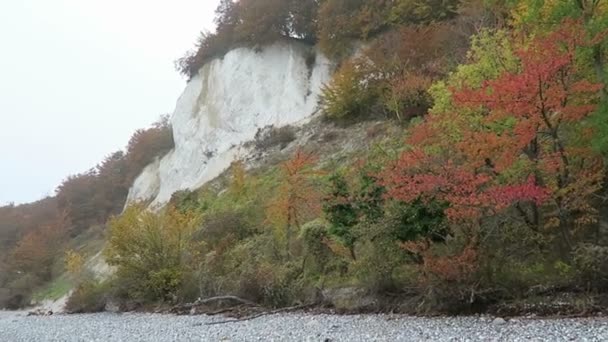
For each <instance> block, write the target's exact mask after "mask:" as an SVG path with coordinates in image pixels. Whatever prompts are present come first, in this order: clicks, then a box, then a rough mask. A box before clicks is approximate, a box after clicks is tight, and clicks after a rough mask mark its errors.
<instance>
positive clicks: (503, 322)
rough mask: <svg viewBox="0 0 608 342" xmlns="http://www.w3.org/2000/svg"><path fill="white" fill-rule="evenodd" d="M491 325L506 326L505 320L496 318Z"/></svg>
mask: <svg viewBox="0 0 608 342" xmlns="http://www.w3.org/2000/svg"><path fill="white" fill-rule="evenodd" d="M492 324H494V325H505V324H507V321H505V319H504V318H502V317H496V318H494V320H493V321H492Z"/></svg>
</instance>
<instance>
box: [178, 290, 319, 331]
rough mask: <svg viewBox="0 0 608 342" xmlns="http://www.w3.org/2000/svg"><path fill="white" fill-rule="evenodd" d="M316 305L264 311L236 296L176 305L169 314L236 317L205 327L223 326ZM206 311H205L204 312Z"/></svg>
mask: <svg viewBox="0 0 608 342" xmlns="http://www.w3.org/2000/svg"><path fill="white" fill-rule="evenodd" d="M225 302H231V303H232V304H235V303H236V305H231V306H229V307H226V308H219V309H218V307H217V306H214V305H211V304H216V303H225ZM314 305H316V304H305V305H296V306H291V307H288V308H281V309H276V310H265V309H264V308H263V307H262V306H261V305H259V304H257V303H255V302H252V301H250V300H247V299H243V298H240V297H237V296H217V297H211V298H206V299H200V298H199V299H198V300H196V301H195V302H193V303H188V304H181V305H176V306H174V307H173V308H171V310H170V312H171V313H174V314H204V315H208V316H214V315H220V314H227V315H228V316H231V317H237V318H232V319H227V320H223V321H218V322H211V323H207V325H215V324H224V323H234V322H244V321H249V320H252V319H255V318H258V317H262V316H267V315H274V314H278V313H283V312H289V311H297V310H302V309H306V308H309V307H312V306H314ZM205 309H206V310H205Z"/></svg>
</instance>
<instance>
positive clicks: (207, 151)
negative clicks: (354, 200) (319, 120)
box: [127, 42, 331, 207]
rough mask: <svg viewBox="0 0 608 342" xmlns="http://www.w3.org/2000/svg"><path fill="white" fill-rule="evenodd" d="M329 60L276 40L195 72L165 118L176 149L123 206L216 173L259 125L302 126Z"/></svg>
mask: <svg viewBox="0 0 608 342" xmlns="http://www.w3.org/2000/svg"><path fill="white" fill-rule="evenodd" d="M330 69H331V63H330V62H329V61H328V60H327V59H326V58H325V57H323V56H322V55H321V54H320V53H317V52H316V50H315V49H313V48H311V47H308V46H305V45H303V44H299V43H296V42H279V43H275V44H274V45H271V46H268V47H265V48H264V49H262V50H261V51H255V50H253V49H249V48H239V49H235V50H232V51H230V52H228V53H227V54H226V55H225V56H224V58H222V59H216V60H213V61H211V62H209V63H207V64H206V65H205V66H204V67H203V68H202V69H201V70H200V71H199V73H198V75H197V76H195V77H193V78H192V80H191V81H190V82H188V85H187V87H186V89H185V91H184V93H183V94H182V95H181V97H180V98H179V100H178V102H177V106H176V108H175V112H174V113H173V116H172V118H171V123H172V126H173V136H174V139H175V148H174V149H173V150H172V151H171V152H169V153H168V154H167V155H166V156H165V157H163V158H162V159H161V160H159V161H157V162H155V163H153V164H151V165H149V166H148V167H146V168H145V169H144V171H143V172H142V174H141V175H140V176H139V177H138V178H137V179H136V180H135V182H134V184H133V186H132V188H131V190H130V192H129V197H128V200H127V203H130V202H133V201H139V200H152V204H151V206H153V207H154V206H159V205H162V204H164V203H166V202H168V201H169V199H170V198H171V195H172V194H173V193H174V192H176V191H178V190H186V189H190V190H194V189H197V188H199V187H200V186H202V185H203V184H205V183H206V182H208V181H210V180H212V179H213V178H215V177H217V176H218V175H219V174H220V173H222V172H223V171H224V170H225V169H226V168H228V167H229V166H230V164H231V163H232V161H233V160H234V159H235V158H237V157H238V156H239V155H240V154H243V153H245V152H244V150H243V149H242V144H243V143H244V142H247V141H250V140H252V139H253V138H254V137H255V134H256V132H257V131H258V129H260V128H264V127H266V126H269V125H274V126H275V127H280V126H284V125H288V124H300V123H303V122H305V121H306V120H307V119H308V118H310V117H311V116H312V115H313V114H314V113H315V112H316V110H317V106H318V97H319V94H320V91H321V87H322V85H323V84H324V83H326V82H327V81H328V80H329V77H330Z"/></svg>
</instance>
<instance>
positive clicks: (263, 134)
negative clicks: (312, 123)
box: [255, 125, 296, 150]
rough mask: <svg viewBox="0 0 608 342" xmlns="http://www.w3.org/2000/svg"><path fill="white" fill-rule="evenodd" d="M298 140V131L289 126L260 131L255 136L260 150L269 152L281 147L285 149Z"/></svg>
mask: <svg viewBox="0 0 608 342" xmlns="http://www.w3.org/2000/svg"><path fill="white" fill-rule="evenodd" d="M294 140H296V129H295V128H294V127H293V126H290V125H287V126H283V127H274V126H272V127H269V128H267V129H263V130H259V131H258V132H257V133H256V135H255V146H256V147H257V148H258V149H260V150H268V149H270V148H272V147H275V146H279V147H280V149H281V150H282V149H284V148H285V147H287V145H289V143H290V142H292V141H294Z"/></svg>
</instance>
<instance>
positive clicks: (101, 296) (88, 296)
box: [65, 280, 108, 313]
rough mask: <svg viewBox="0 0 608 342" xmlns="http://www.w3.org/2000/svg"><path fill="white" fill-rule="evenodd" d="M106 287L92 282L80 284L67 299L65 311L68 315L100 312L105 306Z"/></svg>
mask: <svg viewBox="0 0 608 342" xmlns="http://www.w3.org/2000/svg"><path fill="white" fill-rule="evenodd" d="M107 290H108V289H107V287H106V286H104V284H102V283H98V282H95V281H92V280H87V281H83V282H82V283H80V284H79V285H78V286H77V287H76V289H74V292H72V294H71V295H70V297H69V298H68V301H67V302H66V304H65V309H66V311H67V312H68V313H94V312H102V311H104V310H105V306H106V292H107Z"/></svg>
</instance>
